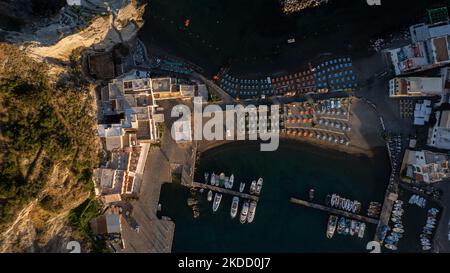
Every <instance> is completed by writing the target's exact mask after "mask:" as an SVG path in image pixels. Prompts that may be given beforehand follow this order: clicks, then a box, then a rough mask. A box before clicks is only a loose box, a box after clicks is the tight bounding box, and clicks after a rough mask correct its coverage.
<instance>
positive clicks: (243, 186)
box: [239, 182, 245, 192]
mask: <svg viewBox="0 0 450 273" xmlns="http://www.w3.org/2000/svg"><path fill="white" fill-rule="evenodd" d="M244 189H245V183H244V182H241V184H240V185H239V192H243V191H244Z"/></svg>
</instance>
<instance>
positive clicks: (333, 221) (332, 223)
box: [327, 215, 338, 239]
mask: <svg viewBox="0 0 450 273" xmlns="http://www.w3.org/2000/svg"><path fill="white" fill-rule="evenodd" d="M337 221H338V218H337V216H336V215H330V217H329V218H328V225H327V238H328V239H331V238H333V235H334V233H335V231H336V225H337Z"/></svg>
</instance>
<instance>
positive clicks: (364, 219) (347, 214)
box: [291, 197, 378, 225]
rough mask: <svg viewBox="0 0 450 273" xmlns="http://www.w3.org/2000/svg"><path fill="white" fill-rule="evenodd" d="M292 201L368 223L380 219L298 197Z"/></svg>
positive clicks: (374, 222)
mask: <svg viewBox="0 0 450 273" xmlns="http://www.w3.org/2000/svg"><path fill="white" fill-rule="evenodd" d="M291 203H294V204H297V205H302V206H305V207H308V208H314V209H320V210H323V211H327V212H329V213H333V214H338V215H342V216H345V217H348V218H353V219H356V220H358V221H362V222H366V223H370V224H375V225H377V224H378V219H375V218H370V217H366V216H362V215H358V214H354V213H351V212H347V211H343V210H339V209H335V208H330V207H327V206H323V205H319V204H315V203H311V202H308V201H305V200H300V199H296V198H293V197H292V198H291Z"/></svg>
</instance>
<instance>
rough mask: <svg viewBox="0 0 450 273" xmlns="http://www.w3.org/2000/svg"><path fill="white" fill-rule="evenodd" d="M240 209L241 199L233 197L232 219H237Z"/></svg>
mask: <svg viewBox="0 0 450 273" xmlns="http://www.w3.org/2000/svg"><path fill="white" fill-rule="evenodd" d="M238 208H239V197H237V196H235V197H233V202H232V203H231V212H230V214H231V218H235V217H236V215H237V211H238Z"/></svg>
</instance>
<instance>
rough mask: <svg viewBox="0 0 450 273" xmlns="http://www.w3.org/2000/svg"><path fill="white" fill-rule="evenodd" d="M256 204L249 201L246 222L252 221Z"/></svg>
mask: <svg viewBox="0 0 450 273" xmlns="http://www.w3.org/2000/svg"><path fill="white" fill-rule="evenodd" d="M256 205H257V203H256V201H251V202H250V207H249V209H248V217H247V222H248V223H251V222H253V219H254V218H255V211H256Z"/></svg>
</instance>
